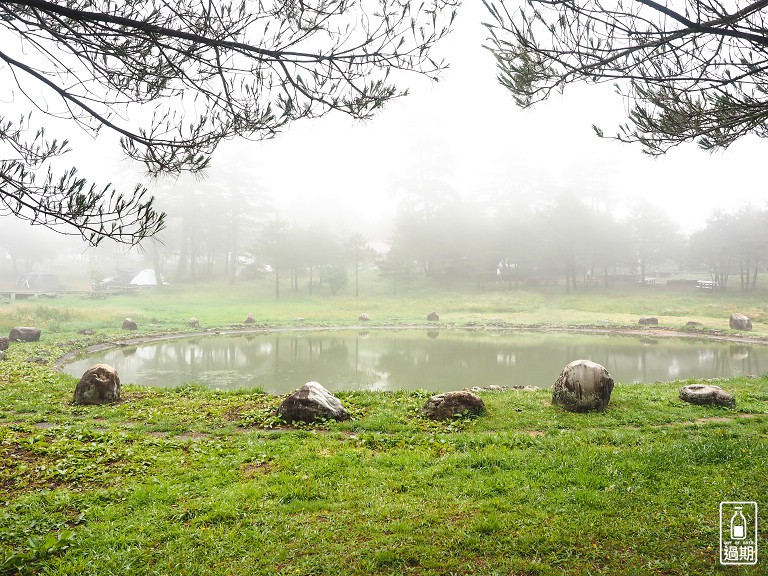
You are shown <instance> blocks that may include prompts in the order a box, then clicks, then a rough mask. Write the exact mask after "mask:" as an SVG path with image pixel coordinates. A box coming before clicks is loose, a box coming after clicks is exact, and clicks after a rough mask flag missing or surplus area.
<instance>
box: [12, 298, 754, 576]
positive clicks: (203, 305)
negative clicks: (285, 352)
mask: <svg viewBox="0 0 768 576" xmlns="http://www.w3.org/2000/svg"><path fill="white" fill-rule="evenodd" d="M658 294H659V293H658V292H653V293H648V296H642V294H640V295H638V297H637V298H630V297H627V298H626V299H624V298H621V297H618V295H617V294H616V293H613V294H607V295H605V294H600V293H591V294H583V295H575V296H568V295H564V294H559V293H555V292H552V293H546V292H535V293H533V292H532V293H517V294H515V293H492V294H475V293H472V292H465V293H453V292H448V291H446V292H442V293H440V294H437V295H430V296H429V297H427V296H426V295H424V294H415V295H411V297H409V298H405V297H402V298H399V299H394V298H392V299H391V301H390V300H388V299H386V298H381V299H371V300H364V299H360V300H357V299H352V298H349V297H341V298H336V299H331V298H327V297H318V298H313V299H310V298H306V297H299V296H295V295H293V296H292V297H286V298H285V299H282V300H281V301H280V302H279V303H275V302H274V300H271V299H269V298H267V297H266V294H260V295H254V294H250V295H249V294H247V293H245V288H244V287H237V286H236V287H233V288H232V289H231V290H226V289H222V288H221V287H219V288H218V289H214V287H198V288H196V289H195V290H193V291H188V292H185V293H182V292H181V289H178V288H177V289H174V290H169V291H166V292H164V293H146V294H139V295H137V296H133V297H127V296H126V297H120V298H111V299H108V300H95V301H91V300H82V299H75V298H70V299H61V300H57V301H51V302H47V303H44V304H41V303H27V304H23V305H22V304H14V305H12V306H4V307H2V308H0V329H2V331H3V332H4V331H5V330H6V328H7V327H9V326H12V325H14V324H39V325H42V326H43V327H44V328H45V330H44V335H43V339H42V341H41V342H40V343H34V344H23V345H22V344H15V345H13V346H12V347H11V349H10V350H9V354H8V359H7V360H6V361H3V362H0V455H1V456H2V460H0V462H1V463H0V502H2V503H3V508H2V510H0V565H1V566H2V568H0V573H2V574H16V573H22V574H33V573H40V574H55V575H71V574H94V575H96V574H98V575H106V574H121V575H122V574H147V575H149V574H164V575H172V574H173V575H175V574H200V575H203V574H205V575H218V574H221V575H230V574H265V575H267V574H286V575H287V574H306V575H310V574H328V575H330V574H334V575H336V574H361V575H362V574H420V575H427V574H434V575H446V574H477V575H492V574H505V575H508V574H520V575H522V574H525V575H533V574H542V575H544V574H569V575H570V574H576V575H587V574H638V575H640V574H658V575H661V574H664V575H668V574H679V575H690V574H721V573H722V574H764V573H766V569H765V566H766V564H765V560H764V559H762V557H761V559H760V562H759V564H758V565H757V566H755V567H745V568H723V567H719V566H718V561H717V559H718V544H719V516H718V505H719V503H720V502H721V501H725V500H745V501H747V500H755V501H757V502H758V506H759V507H760V510H761V511H762V510H765V509H768V508H766V506H768V501H767V500H766V494H768V441H767V440H768V379H766V377H758V378H752V379H748V378H735V379H730V380H727V381H723V382H720V383H719V384H720V385H721V386H723V387H724V388H726V389H728V390H729V391H731V392H732V393H734V394H735V396H736V398H737V406H736V408H735V409H733V410H726V409H716V408H704V407H696V406H691V405H688V404H684V403H682V402H680V401H679V399H678V397H677V393H678V390H679V388H680V386H681V385H682V383H680V382H676V383H667V384H653V385H624V384H621V383H619V384H618V385H617V386H616V388H615V389H614V393H613V396H612V400H611V403H610V405H609V407H608V409H607V410H606V411H605V412H603V413H594V414H570V413H566V412H564V411H562V410H560V409H558V408H556V407H553V406H552V405H551V403H550V398H549V392H548V391H546V390H539V391H515V390H512V391H507V392H483V393H481V395H482V396H483V399H484V401H485V403H486V405H487V407H488V413H487V414H486V415H485V416H483V417H481V418H477V419H460V420H457V421H454V422H449V423H442V424H436V423H433V422H430V421H427V420H425V419H423V418H422V417H421V416H420V413H419V410H420V408H421V406H422V405H423V403H424V401H425V400H426V396H427V395H426V394H425V393H423V392H408V393H406V392H401V393H398V392H393V393H366V392H354V393H346V394H339V397H340V398H341V400H342V402H343V403H344V405H345V407H347V409H348V410H349V411H350V412H351V413H352V415H353V419H352V420H350V421H347V422H343V423H322V424H318V425H316V426H307V427H287V426H284V425H283V424H282V423H281V422H280V421H279V420H278V419H277V418H276V417H275V416H274V410H275V408H276V407H277V405H278V404H279V403H280V400H281V399H280V398H277V397H272V396H268V395H265V394H261V393H259V392H258V391H243V392H238V393H224V392H215V391H209V390H203V389H201V388H199V387H195V386H189V387H185V388H181V389H175V390H154V389H140V388H136V387H126V388H125V389H124V392H123V396H124V399H123V401H122V402H121V403H119V404H116V405H110V406H94V407H80V406H74V405H72V404H71V403H70V401H71V397H72V392H73V390H74V385H75V380H74V379H72V378H70V377H67V376H64V375H62V374H58V373H56V372H55V371H53V370H52V369H51V367H50V366H51V364H52V362H53V360H54V359H55V358H56V357H57V356H58V355H59V354H61V353H62V352H64V351H65V350H69V349H72V348H78V347H80V346H82V345H85V344H86V343H91V342H93V341H95V340H96V339H105V338H118V337H121V336H122V334H121V333H120V331H119V329H118V328H116V325H117V326H118V327H119V321H121V320H122V318H123V317H125V316H133V317H137V319H139V320H140V332H141V333H142V334H147V333H154V332H162V331H174V330H186V329H188V328H187V327H186V326H185V323H186V321H187V320H188V318H189V317H190V316H196V317H198V318H199V319H200V320H201V322H202V323H203V325H204V326H209V327H212V326H219V327H226V326H229V325H232V324H237V323H238V322H242V320H243V319H244V318H245V315H246V314H247V313H248V312H252V313H253V314H254V316H256V317H257V319H259V322H263V323H267V324H285V323H292V322H295V320H296V318H297V317H303V318H305V322H307V323H310V322H311V323H315V324H329V325H337V324H340V325H342V324H351V323H355V322H357V316H358V314H359V313H360V312H367V313H369V314H370V315H371V317H372V319H373V320H374V321H376V320H381V319H384V320H383V321H384V322H387V321H389V322H402V323H408V322H421V321H423V320H424V316H425V314H426V313H427V312H429V311H430V310H432V309H435V310H437V311H438V313H440V315H441V321H444V322H449V323H456V324H461V323H464V322H468V321H488V320H490V319H493V318H500V319H501V320H503V321H504V322H510V323H514V322H520V323H525V324H535V323H544V322H551V323H558V324H570V325H577V324H580V323H584V324H589V323H594V322H596V321H597V320H605V321H607V322H609V323H610V324H612V325H623V324H633V325H634V324H636V322H637V315H650V314H652V315H658V316H660V321H662V324H666V323H669V325H670V326H672V325H673V321H674V327H677V326H680V325H684V324H685V322H687V321H688V320H698V321H702V322H703V323H704V324H705V327H706V328H707V329H709V330H720V331H726V332H727V331H728V328H727V315H725V320H724V325H723V319H722V315H723V314H724V313H725V311H727V310H729V309H730V308H731V307H734V308H738V309H739V311H744V312H746V313H748V314H749V313H752V314H753V315H754V316H755V317H754V318H753V321H754V322H755V326H756V330H755V332H757V333H758V334H761V333H763V332H762V330H763V325H762V323H761V322H762V321H761V319H760V317H757V314H758V313H759V312H760V310H761V308H760V306H761V304H760V301H759V298H758V297H754V296H748V297H742V298H743V299H740V300H735V299H732V300H730V301H728V300H726V299H725V297H723V298H721V297H720V296H712V295H706V296H703V295H698V294H692V295H689V294H685V295H682V294H681V295H677V296H675V295H667V296H666V298H662V297H660V296H658ZM249 298H250V299H249ZM643 298H647V299H646V300H643ZM731 298H733V297H731ZM688 299H690V300H688ZM686 302H687V303H686ZM208 304H210V305H208ZM366 304H367V306H366ZM662 310H666V311H667V312H668V313H667V314H666V315H665V314H661V311H662ZM732 311H735V310H732ZM670 312H675V314H674V315H673V314H671V313H670ZM729 313H730V312H729ZM547 318H549V319H551V320H546V319H547ZM25 320H29V322H27V321H25ZM84 327H91V328H95V329H96V330H97V334H96V335H95V336H91V337H83V336H79V335H77V334H76V332H77V330H79V329H80V328H84ZM31 359H37V360H38V361H36V362H29V361H27V360H31ZM767 526H768V524H766V520H765V516H764V513H763V515H762V517H761V524H760V527H759V530H760V546H761V556H764V554H765V550H766V549H765V546H766V545H768V541H767V540H766V535H768V529H767Z"/></svg>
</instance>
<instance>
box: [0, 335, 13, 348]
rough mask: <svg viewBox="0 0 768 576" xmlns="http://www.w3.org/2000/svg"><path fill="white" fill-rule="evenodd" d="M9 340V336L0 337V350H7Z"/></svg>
mask: <svg viewBox="0 0 768 576" xmlns="http://www.w3.org/2000/svg"><path fill="white" fill-rule="evenodd" d="M10 342H11V339H10V338H6V337H5V336H2V337H0V352H4V351H5V350H8V346H9V344H10Z"/></svg>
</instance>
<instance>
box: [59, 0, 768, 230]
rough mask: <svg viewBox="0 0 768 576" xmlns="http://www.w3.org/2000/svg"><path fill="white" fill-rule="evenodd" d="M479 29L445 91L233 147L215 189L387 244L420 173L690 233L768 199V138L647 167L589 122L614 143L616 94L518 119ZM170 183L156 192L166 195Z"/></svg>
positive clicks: (108, 163)
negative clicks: (636, 208)
mask: <svg viewBox="0 0 768 576" xmlns="http://www.w3.org/2000/svg"><path fill="white" fill-rule="evenodd" d="M483 20H487V18H486V16H485V9H484V7H483V6H482V4H481V3H480V2H474V1H473V2H466V3H465V5H464V6H463V7H462V8H461V11H460V13H459V16H458V17H457V19H456V21H455V30H454V32H453V34H452V36H450V37H449V38H448V39H447V41H446V42H445V43H444V44H443V45H442V46H441V51H440V53H439V56H444V57H445V58H446V59H447V60H448V61H449V62H450V68H449V69H448V70H447V71H446V72H445V74H444V76H443V79H442V81H441V82H439V83H438V84H433V83H430V82H429V81H427V80H426V79H423V78H421V77H418V76H416V75H409V76H407V77H406V78H405V80H406V82H407V85H408V86H409V87H410V89H411V95H410V96H408V97H406V98H403V99H400V100H398V101H395V102H392V103H390V104H389V105H388V106H387V107H386V108H385V110H384V111H382V112H381V113H379V114H378V115H377V116H376V117H375V118H374V119H373V120H371V121H369V122H367V123H362V122H358V121H353V120H351V119H350V118H348V117H345V116H343V115H340V114H336V115H332V116H329V117H326V118H323V119H319V120H304V121H300V122H298V123H294V124H293V125H292V126H290V127H289V128H288V129H287V130H286V131H285V132H284V133H283V134H282V135H280V136H278V137H277V138H276V139H274V140H271V141H267V142H247V141H244V140H235V141H231V142H227V143H225V144H224V145H222V146H221V147H220V148H219V150H218V152H217V154H216V156H215V157H214V163H213V166H212V168H211V170H210V171H209V174H208V181H209V183H211V184H213V185H214V186H230V185H235V186H239V187H242V188H243V189H249V188H253V189H254V190H256V189H263V190H264V191H265V192H267V193H268V194H270V195H271V196H272V197H273V199H274V202H275V205H276V207H277V208H278V209H279V211H280V214H281V216H282V217H284V218H287V219H288V220H291V221H294V222H298V223H302V224H313V223H318V222H325V223H327V224H328V225H334V224H337V225H344V226H345V227H347V228H354V229H357V230H358V231H361V232H363V233H364V234H365V235H366V236H367V237H368V238H371V239H381V240H384V239H386V237H385V236H384V235H385V234H386V232H385V230H382V229H381V227H380V226H379V225H378V224H379V223H380V222H382V221H384V220H387V221H389V220H391V218H390V216H391V215H392V214H394V204H393V201H394V198H395V197H396V195H397V190H398V187H399V186H402V185H403V183H404V182H408V181H413V182H416V181H418V179H419V177H420V175H422V176H423V175H424V173H428V175H431V176H432V177H434V176H437V177H439V178H440V179H441V180H443V181H445V182H447V183H450V184H451V185H452V187H453V188H454V190H456V191H457V192H459V193H460V194H462V195H463V196H465V197H468V198H473V197H475V196H478V195H482V196H483V197H491V198H498V202H499V203H503V204H505V205H509V204H510V202H511V206H512V207H513V208H514V206H515V202H519V203H520V205H521V206H524V205H526V204H527V203H529V202H531V201H541V200H545V199H547V198H550V197H552V196H554V195H556V194H558V193H560V192H562V191H574V192H576V193H578V194H585V195H588V196H590V197H597V198H602V199H604V200H605V203H606V205H610V206H613V205H615V204H616V203H617V202H618V201H620V200H626V199H632V198H635V197H645V198H648V199H649V200H651V201H652V202H654V203H656V204H658V205H660V206H663V207H665V208H666V209H667V210H668V211H669V213H670V214H671V215H673V216H674V218H675V220H676V221H677V222H678V223H679V224H680V225H681V227H682V228H683V230H684V231H692V230H694V229H695V228H697V227H699V226H701V225H703V223H704V221H705V219H706V217H707V216H708V215H709V213H710V211H711V210H712V208H713V207H720V208H724V209H735V208H738V207H739V206H741V205H743V204H744V203H746V202H749V201H751V202H753V203H754V204H757V205H762V203H763V202H764V200H763V199H764V198H765V197H766V194H765V192H766V184H765V182H764V180H763V179H762V178H761V175H762V174H761V171H759V170H757V169H756V167H757V166H759V165H760V163H761V162H762V158H763V157H764V156H765V155H766V152H768V148H767V146H768V142H765V141H762V140H760V139H757V138H747V139H744V140H742V141H740V142H738V143H737V144H736V145H734V146H733V147H732V148H731V149H730V150H728V151H726V152H718V153H715V154H712V153H709V152H704V151H701V150H699V149H698V148H697V147H696V145H695V144H690V145H686V146H684V147H682V148H679V149H677V150H673V151H672V152H670V153H668V154H667V156H665V157H663V158H660V159H653V158H649V157H647V156H644V155H643V154H642V153H641V150H640V147H639V146H630V145H627V144H620V143H617V142H611V141H605V140H600V139H598V138H597V137H596V136H595V135H594V132H593V131H592V129H591V125H592V124H593V123H596V124H598V125H599V126H600V127H601V128H603V129H604V130H605V132H606V133H607V134H612V133H614V132H615V128H616V127H617V126H618V124H619V123H620V122H621V121H622V119H623V117H624V116H623V115H624V103H623V102H622V100H621V99H620V98H619V97H618V96H616V95H615V94H614V93H613V89H612V87H611V86H608V85H604V86H574V87H571V88H569V89H567V90H566V92H565V94H564V95H563V96H555V97H554V98H553V99H552V100H551V101H549V102H546V103H544V104H541V105H539V106H538V107H537V108H535V109H533V110H527V111H522V110H519V109H517V108H516V107H515V105H514V102H513V100H512V97H511V96H510V95H509V94H508V93H507V92H506V91H505V90H504V89H503V88H502V87H501V86H500V85H499V84H498V82H497V80H496V70H495V65H494V62H493V58H492V55H491V54H490V53H489V52H488V51H487V50H485V49H483V48H482V44H483V42H484V40H485V38H486V37H487V33H486V31H485V29H484V27H483V26H482V25H481V22H482V21H483ZM101 141H102V139H101V138H100V139H99V141H97V144H98V143H99V142H101ZM104 150H105V146H104V145H99V146H98V147H94V146H89V150H88V151H86V154H87V155H88V156H87V158H88V164H89V166H88V169H85V170H84V172H85V174H89V175H93V176H99V177H100V178H101V179H105V178H106V179H109V180H111V181H113V182H115V183H124V184H126V185H128V184H132V183H134V182H136V181H139V180H141V178H142V171H141V166H140V165H136V164H132V163H130V162H129V161H127V160H124V159H121V157H120V151H119V149H118V147H117V146H116V145H115V146H114V147H112V148H111V149H109V151H108V152H104ZM78 157H82V151H81V153H80V155H79V156H76V157H75V158H78ZM94 159H95V160H96V162H93V160H94ZM68 161H70V162H71V161H73V159H72V158H69V159H68ZM84 168H85V167H84ZM189 183H192V184H191V185H194V180H192V179H190V178H182V179H181V180H180V181H179V182H178V183H177V185H187V184H189ZM170 185H171V183H170V182H168V181H161V182H159V183H156V184H154V185H153V186H151V187H150V188H151V189H152V190H153V191H154V192H155V193H156V194H157V195H158V196H162V194H163V190H164V189H165V188H167V187H168V186H170ZM382 236H384V237H382Z"/></svg>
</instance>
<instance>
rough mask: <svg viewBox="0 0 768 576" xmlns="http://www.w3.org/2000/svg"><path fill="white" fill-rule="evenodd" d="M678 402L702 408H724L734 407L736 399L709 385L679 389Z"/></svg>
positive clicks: (695, 385)
mask: <svg viewBox="0 0 768 576" xmlns="http://www.w3.org/2000/svg"><path fill="white" fill-rule="evenodd" d="M680 400H682V401H683V402H690V403H691V404H699V405H702V406H724V407H726V408H733V407H734V406H736V399H735V398H734V397H733V396H732V395H731V394H729V393H728V392H726V391H725V390H723V389H722V388H720V386H712V385H710V384H691V385H689V386H683V387H682V388H681V389H680Z"/></svg>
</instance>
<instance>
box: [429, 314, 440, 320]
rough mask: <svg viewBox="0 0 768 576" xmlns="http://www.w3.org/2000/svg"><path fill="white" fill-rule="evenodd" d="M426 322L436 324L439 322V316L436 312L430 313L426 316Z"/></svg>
mask: <svg viewBox="0 0 768 576" xmlns="http://www.w3.org/2000/svg"><path fill="white" fill-rule="evenodd" d="M427 320H428V321H429V322H437V321H439V320H440V316H438V315H437V312H430V313H429V314H427Z"/></svg>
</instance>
